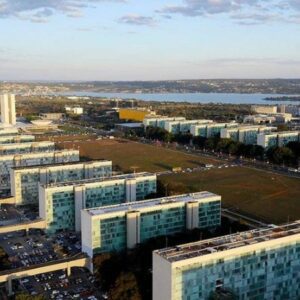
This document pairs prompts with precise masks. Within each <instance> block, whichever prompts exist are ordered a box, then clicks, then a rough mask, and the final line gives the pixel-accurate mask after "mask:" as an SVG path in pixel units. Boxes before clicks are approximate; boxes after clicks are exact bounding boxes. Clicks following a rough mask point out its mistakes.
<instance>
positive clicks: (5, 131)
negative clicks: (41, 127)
mask: <svg viewBox="0 0 300 300" xmlns="http://www.w3.org/2000/svg"><path fill="white" fill-rule="evenodd" d="M18 134H19V130H18V129H17V128H5V127H0V136H13V135H18Z"/></svg>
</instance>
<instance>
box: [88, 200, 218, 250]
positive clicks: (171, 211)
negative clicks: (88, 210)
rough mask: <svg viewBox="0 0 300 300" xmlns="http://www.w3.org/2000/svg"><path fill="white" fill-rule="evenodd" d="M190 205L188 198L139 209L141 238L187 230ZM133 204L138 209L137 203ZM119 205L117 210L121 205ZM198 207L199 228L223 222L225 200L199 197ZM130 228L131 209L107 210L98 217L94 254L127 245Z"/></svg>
mask: <svg viewBox="0 0 300 300" xmlns="http://www.w3.org/2000/svg"><path fill="white" fill-rule="evenodd" d="M149 201H153V200H149ZM146 202H147V201H145V203H146ZM186 205H187V204H186V202H178V203H177V205H176V206H173V205H172V206H168V204H166V205H165V207H164V205H162V206H161V205H153V206H151V208H150V209H149V208H147V209H146V210H144V209H143V208H141V209H140V210H138V213H139V218H138V219H139V222H138V224H139V225H138V227H139V230H138V232H139V233H138V235H139V242H140V243H143V242H145V241H147V240H149V239H151V238H154V237H159V236H166V235H172V234H175V233H179V232H184V231H185V230H186V229H187V206H186ZM146 206H147V205H145V207H146ZM132 207H133V209H135V207H134V203H132ZM108 208H109V207H108ZM115 208H116V210H117V209H118V206H115ZM197 209H198V212H197V213H198V216H199V218H198V223H197V224H196V226H195V228H200V229H214V228H216V227H218V226H220V225H221V200H212V201H205V202H203V203H201V201H199V203H198V207H197ZM127 230H131V229H130V228H127V211H121V212H120V213H116V215H112V216H106V215H105V214H103V216H102V217H101V218H94V219H93V220H92V230H91V231H92V240H93V245H92V247H93V249H92V251H93V254H97V253H103V252H108V251H121V250H124V249H126V239H127Z"/></svg>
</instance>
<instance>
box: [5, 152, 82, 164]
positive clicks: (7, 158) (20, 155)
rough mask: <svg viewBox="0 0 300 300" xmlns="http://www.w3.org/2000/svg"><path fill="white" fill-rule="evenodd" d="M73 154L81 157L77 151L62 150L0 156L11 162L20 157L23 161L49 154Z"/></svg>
mask: <svg viewBox="0 0 300 300" xmlns="http://www.w3.org/2000/svg"><path fill="white" fill-rule="evenodd" d="M70 152H73V153H75V152H76V154H78V155H79V150H75V149H62V150H57V151H55V150H50V151H42V152H39V151H36V152H28V153H18V154H16V153H15V154H1V155H0V160H2V161H3V160H9V159H15V158H18V157H20V158H21V159H26V158H33V157H41V156H46V155H47V154H51V155H57V154H67V153H70Z"/></svg>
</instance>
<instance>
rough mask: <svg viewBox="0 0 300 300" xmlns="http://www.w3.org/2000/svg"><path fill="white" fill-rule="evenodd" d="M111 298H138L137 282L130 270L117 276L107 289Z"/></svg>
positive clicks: (137, 299) (124, 299)
mask: <svg viewBox="0 0 300 300" xmlns="http://www.w3.org/2000/svg"><path fill="white" fill-rule="evenodd" d="M108 294H109V299H111V300H140V299H142V298H141V295H140V293H139V289H138V283H137V280H136V277H135V275H134V274H133V273H132V272H126V273H125V272H122V273H120V275H119V276H118V277H117V279H116V282H115V284H114V286H113V287H112V288H111V289H110V290H109V293H108Z"/></svg>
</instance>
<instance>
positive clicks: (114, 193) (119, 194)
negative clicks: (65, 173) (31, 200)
mask: <svg viewBox="0 0 300 300" xmlns="http://www.w3.org/2000/svg"><path fill="white" fill-rule="evenodd" d="M155 193H156V175H154V174H151V173H137V174H124V175H119V176H113V177H108V178H99V179H87V180H81V181H74V182H65V183H55V184H48V185H45V184H40V185H39V210H40V217H41V218H42V219H44V220H46V231H47V232H48V233H55V232H57V231H60V230H71V231H73V230H76V231H80V230H81V216H80V212H81V210H82V209H85V208H93V207H99V206H106V205H114V204H120V203H124V202H133V201H140V200H144V199H145V198H146V197H147V196H149V195H151V194H155Z"/></svg>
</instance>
